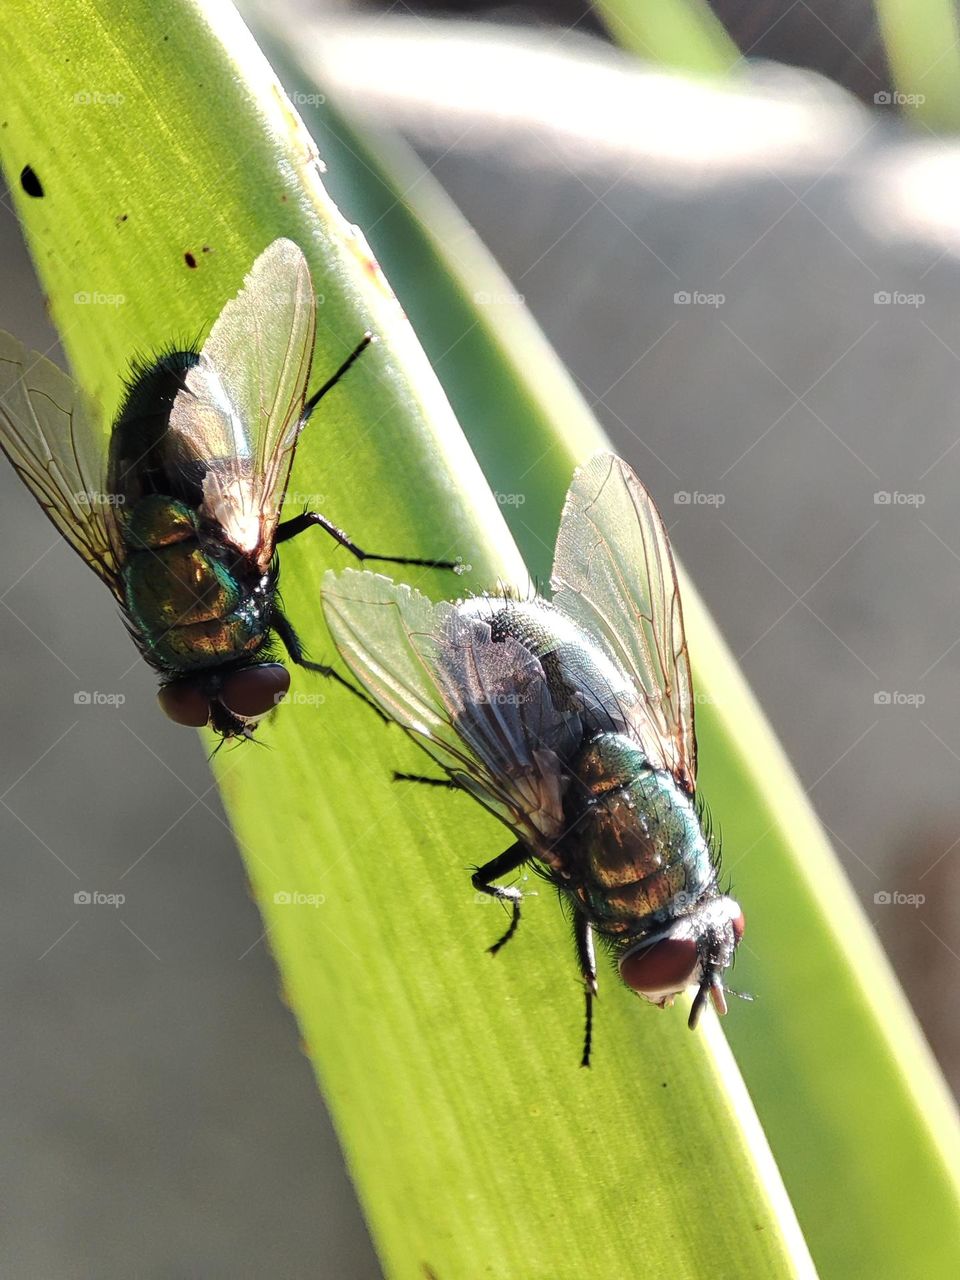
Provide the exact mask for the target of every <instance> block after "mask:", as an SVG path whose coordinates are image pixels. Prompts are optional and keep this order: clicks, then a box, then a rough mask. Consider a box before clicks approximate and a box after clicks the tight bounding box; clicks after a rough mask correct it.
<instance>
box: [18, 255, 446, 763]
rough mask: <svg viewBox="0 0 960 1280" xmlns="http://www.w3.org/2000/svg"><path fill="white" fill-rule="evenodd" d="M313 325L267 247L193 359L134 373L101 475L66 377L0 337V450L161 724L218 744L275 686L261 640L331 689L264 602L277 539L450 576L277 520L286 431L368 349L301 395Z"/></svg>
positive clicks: (293, 272)
mask: <svg viewBox="0 0 960 1280" xmlns="http://www.w3.org/2000/svg"><path fill="white" fill-rule="evenodd" d="M316 327H317V320H316V298H315V294H314V291H313V285H312V282H311V279H310V271H309V268H308V266H307V262H306V259H305V258H304V255H303V253H302V251H301V250H300V249H299V248H298V247H297V245H295V244H294V243H293V242H292V241H290V240H282V239H281V240H275V241H274V242H273V243H272V244H271V245H269V246H268V247H267V248H266V249H265V250H264V251H263V253H261V254H260V256H259V257H258V258H257V260H256V261H255V262H254V264H253V267H252V268H251V270H250V272H249V273H248V275H247V276H246V279H245V280H244V283H243V287H242V288H241V289H240V292H239V293H238V294H237V296H236V297H235V298H234V299H232V301H230V302H228V303H227V305H226V306H225V307H224V309H223V311H222V312H221V313H220V315H219V317H218V319H217V321H216V323H215V324H214V325H213V328H212V330H211V331H210V335H209V337H208V338H207V340H206V341H205V342H204V343H203V345H202V346H201V347H199V349H187V350H174V351H170V352H168V353H167V354H165V355H163V356H161V357H160V358H159V359H157V360H155V361H153V362H150V363H149V364H144V365H139V366H137V367H136V368H135V369H134V371H133V374H132V376H131V379H130V381H129V384H128V389H127V394H126V397H125V399H124V402H123V404H122V406H121V409H120V412H119V415H118V417H117V419H116V422H115V423H114V426H113V429H112V432H111V436H110V448H109V456H108V458H107V459H106V462H105V463H104V460H103V459H102V457H100V456H98V448H97V439H98V437H97V433H95V432H94V431H93V430H92V429H91V427H90V425H89V423H88V422H87V421H86V419H85V418H84V417H83V414H82V412H81V410H80V408H79V406H78V405H77V404H76V396H75V391H74V387H73V384H72V383H71V381H70V379H69V378H68V377H67V375H66V374H65V373H63V372H62V371H61V370H60V369H58V368H57V367H56V365H53V364H51V363H50V361H49V360H46V359H45V358H44V357H43V356H40V355H38V354H36V353H35V352H27V351H26V350H25V349H24V348H23V346H22V345H21V344H20V343H19V342H17V341H16V339H14V338H12V337H11V336H10V335H9V334H5V333H4V334H0V448H2V449H3V451H4V452H5V453H6V454H7V456H8V458H9V459H10V461H11V462H12V463H13V465H14V467H15V468H16V470H17V473H18V474H19V476H20V478H21V480H23V482H24V483H25V484H26V485H27V487H28V488H29V489H30V491H31V493H32V494H33V495H34V497H35V498H36V499H37V501H38V502H39V503H40V505H41V507H42V508H43V510H44V511H45V512H46V514H47V515H48V516H49V518H50V520H51V521H52V522H53V524H54V525H55V526H56V528H57V529H58V530H59V532H60V533H61V534H62V535H63V537H64V538H65V539H66V540H67V542H69V543H70V545H71V546H72V547H73V548H74V550H75V551H77V552H78V553H79V554H80V555H81V556H82V557H83V559H84V560H85V561H86V563H87V564H88V565H89V566H90V568H91V569H92V570H93V571H94V573H96V574H97V575H98V577H99V578H101V579H102V581H103V582H105V583H106V585H107V586H108V587H109V588H110V590H111V591H112V592H113V594H114V596H115V597H116V599H117V601H118V602H119V604H120V608H121V611H122V614H123V617H124V620H125V622H126V624H127V628H128V630H129V631H130V634H131V636H132V637H133V640H134V642H135V644H136V645H137V648H138V649H139V650H140V652H141V654H142V655H143V657H144V658H145V660H146V661H147V662H148V663H149V664H150V666H152V667H153V668H154V669H155V670H156V671H157V672H158V674H159V676H160V683H161V687H160V692H159V701H160V705H161V707H162V708H163V710H164V711H165V712H166V714H167V715H168V716H169V717H170V718H171V719H172V720H174V721H176V722H177V723H178V724H184V725H190V726H194V727H197V728H199V727H202V726H203V725H206V724H209V725H211V726H212V728H213V729H214V730H215V731H216V732H218V733H219V734H221V735H222V737H223V738H224V739H226V738H232V737H250V736H251V734H252V730H253V727H254V725H255V724H256V722H257V721H258V720H259V719H260V718H261V717H262V716H263V715H265V714H266V713H267V712H268V711H271V710H272V709H273V707H274V706H275V705H276V704H277V702H278V701H280V700H282V698H283V696H284V694H285V693H286V691H287V689H288V688H289V685H290V675H289V673H288V671H287V670H286V668H285V667H284V666H283V665H282V664H281V663H280V662H278V661H277V660H276V652H275V640H279V642H280V644H281V646H282V648H283V650H285V651H286V653H287V655H288V656H289V658H290V659H291V660H292V661H293V662H295V663H298V664H299V665H300V666H303V667H307V668H309V669H310V670H313V671H318V672H320V673H322V674H324V675H327V676H330V677H332V678H334V679H336V680H340V681H341V682H342V683H344V684H346V683H347V682H346V681H343V679H342V677H341V676H339V675H337V673H336V672H335V671H333V670H332V669H331V668H329V667H326V666H323V665H321V664H317V663H312V662H309V661H308V660H307V658H306V656H305V654H304V649H303V646H302V645H301V643H300V640H299V638H298V636H297V634H296V632H295V631H294V628H293V626H292V625H291V623H290V622H289V620H288V619H287V617H286V615H285V614H284V612H283V610H282V609H281V607H280V603H279V598H278V594H277V592H278V573H279V566H278V563H277V558H276V549H277V547H278V546H279V545H280V544H281V543H283V542H286V541H289V539H291V538H293V537H296V536H297V535H298V534H300V533H303V532H304V531H305V530H307V529H309V528H313V527H315V526H318V527H319V528H321V529H323V530H325V531H326V532H327V533H328V534H330V536H331V537H333V538H334V539H335V540H336V541H337V542H338V543H339V544H340V545H341V546H343V547H345V548H346V549H347V550H348V551H350V552H352V554H353V555H355V556H356V557H357V558H358V559H360V560H361V561H363V560H367V559H370V560H380V561H389V562H392V563H395V564H409V565H425V566H431V567H436V568H449V569H452V568H459V566H457V565H454V564H453V563H451V562H450V561H437V560H423V559H411V558H406V557H402V556H383V555H374V554H373V553H370V552H365V551H362V550H361V549H360V548H359V547H358V546H357V545H356V544H355V543H354V542H352V541H351V540H350V538H349V537H348V536H347V535H346V534H345V533H344V532H343V531H342V530H340V529H338V528H337V526H336V525H335V524H333V522H332V521H330V520H328V519H327V518H326V516H322V515H320V514H319V513H317V512H313V511H305V512H303V513H301V514H298V515H295V516H293V517H292V518H290V519H288V520H281V512H282V508H283V503H284V497H285V495H286V492H287V483H288V480H289V478H290V471H291V467H292V466H293V461H294V456H295V454H296V450H297V443H298V441H299V438H300V433H301V432H302V430H303V428H304V427H305V426H306V423H307V421H308V419H309V417H310V415H311V414H312V413H313V411H314V409H315V408H316V407H317V405H318V404H319V402H320V400H321V399H322V398H323V397H324V396H325V395H326V394H327V393H328V392H329V391H331V390H332V389H333V387H335V386H336V384H337V383H338V382H339V381H340V379H341V378H342V377H343V375H344V374H345V373H346V372H347V370H348V369H349V368H350V367H351V365H353V363H354V362H355V361H356V360H357V359H358V358H359V357H360V355H361V354H362V353H363V352H364V351H365V350H366V349H367V347H368V346H369V345H370V343H371V342H372V341H373V336H372V335H371V334H369V333H367V334H365V335H364V336H363V339H362V340H361V341H360V342H359V344H357V345H356V346H355V348H354V349H353V350H352V351H351V353H350V354H349V355H348V356H347V358H346V359H345V360H344V361H343V363H342V364H341V365H340V367H339V368H338V369H337V370H336V371H335V372H334V373H333V375H332V376H331V377H329V378H327V380H326V381H325V382H324V383H323V384H322V385H321V386H320V387H318V388H317V389H316V390H314V391H313V392H312V393H311V392H310V376H311V368H312V363H313V349H314V342H315V338H316ZM348 687H352V686H349V685H348Z"/></svg>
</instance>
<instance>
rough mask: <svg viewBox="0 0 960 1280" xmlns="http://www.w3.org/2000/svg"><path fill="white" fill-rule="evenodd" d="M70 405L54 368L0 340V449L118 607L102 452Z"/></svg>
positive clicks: (115, 538)
mask: <svg viewBox="0 0 960 1280" xmlns="http://www.w3.org/2000/svg"><path fill="white" fill-rule="evenodd" d="M74 399H75V391H74V386H73V383H72V382H71V380H70V379H69V378H68V377H67V375H66V374H65V373H64V372H63V371H62V370H61V369H58V368H57V366H56V365H55V364H52V363H51V362H50V361H49V360H47V359H45V358H44V357H43V356H41V355H39V354H38V353H37V352H35V351H27V350H26V349H25V348H24V347H23V345H22V343H20V342H18V341H17V340H16V338H13V337H11V336H10V334H8V333H0V448H2V449H3V451H4V453H5V454H6V455H7V457H8V458H9V459H10V461H11V462H12V463H13V465H14V467H15V468H16V470H17V474H18V475H19V476H20V479H21V480H22V481H23V483H24V484H25V485H26V486H27V488H28V489H29V490H30V492H31V493H32V494H33V496H34V497H35V498H36V500H37V501H38V502H39V503H40V506H41V507H42V508H43V510H44V511H45V512H46V514H47V515H48V516H49V518H50V520H51V521H52V522H53V524H54V525H55V526H56V528H57V529H58V530H59V532H60V533H61V534H62V535H63V536H64V538H66V540H67V542H69V543H70V545H71V546H72V547H73V549H74V550H75V551H77V552H79V554H80V555H81V556H83V558H84V560H85V561H86V562H87V564H88V565H89V566H90V568H91V569H92V570H93V571H94V573H96V574H97V575H98V576H99V577H100V578H102V579H103V581H104V582H105V583H106V584H107V586H108V587H109V588H110V590H111V591H112V592H113V593H114V595H115V596H116V597H117V599H119V600H121V601H122V599H123V591H122V588H121V585H120V580H119V573H120V565H121V562H122V559H123V556H122V544H121V541H120V537H119V532H118V529H117V525H116V520H115V515H114V508H113V507H112V506H111V505H110V495H108V494H106V493H104V492H103V487H104V480H103V475H104V472H105V470H106V467H105V463H104V460H103V459H104V452H103V450H102V449H98V448H97V447H96V445H97V442H96V440H95V439H94V438H93V433H92V432H91V429H90V427H89V424H88V423H87V422H86V420H85V419H84V417H83V414H82V411H81V410H80V408H79V406H77V405H75V404H74Z"/></svg>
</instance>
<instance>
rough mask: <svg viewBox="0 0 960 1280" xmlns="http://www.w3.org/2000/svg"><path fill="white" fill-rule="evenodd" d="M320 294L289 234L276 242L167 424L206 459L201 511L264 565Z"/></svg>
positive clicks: (213, 334) (210, 341)
mask: <svg viewBox="0 0 960 1280" xmlns="http://www.w3.org/2000/svg"><path fill="white" fill-rule="evenodd" d="M315 338H316V300H315V298H314V294H313V284H312V281H311V279H310V270H309V268H308V266H307V261H306V258H305V257H304V256H303V253H302V251H301V250H300V249H299V248H298V247H297V245H295V244H294V243H293V241H292V240H274V242H273V244H271V245H269V246H268V247H267V248H266V249H265V250H264V251H263V253H261V254H260V256H259V258H257V260H256V262H255V263H254V264H253V266H252V267H251V269H250V271H249V273H248V274H247V276H246V278H245V279H244V282H243V287H242V289H241V290H240V292H239V293H238V294H237V296H236V297H235V298H233V299H232V300H231V301H230V302H228V303H227V305H226V306H225V307H224V308H223V310H222V311H221V312H220V315H219V316H218V318H217V321H216V323H215V324H214V326H213V328H212V329H211V331H210V336H209V337H208V338H207V340H206V342H205V343H204V344H203V347H202V349H201V352H200V360H199V363H198V364H197V365H195V366H194V367H193V368H192V369H190V370H189V372H188V373H187V375H186V378H185V388H186V389H185V390H184V391H181V392H180V393H179V394H178V396H177V398H176V401H175V402H174V406H173V411H172V413H171V415H170V430H171V431H172V432H175V433H177V434H178V435H179V436H180V437H182V440H183V443H184V448H183V451H184V453H186V454H187V455H192V456H193V457H196V458H200V459H204V460H205V461H206V463H207V471H206V475H205V477H204V482H203V495H204V502H203V510H204V514H205V515H206V516H207V517H208V518H210V519H211V520H216V521H217V522H218V523H219V524H220V525H222V526H223V529H224V533H225V536H226V537H227V539H228V540H229V541H230V542H231V543H233V545H234V546H236V547H238V548H239V549H240V550H242V551H246V552H248V553H250V554H253V555H256V557H257V559H258V561H259V563H260V566H261V568H263V569H265V568H266V567H267V565H268V564H269V562H270V559H271V557H272V555H273V548H274V538H275V535H276V529H277V524H278V523H279V520H280V511H281V508H282V507H283V499H284V494H285V493H286V489H287V481H288V479H289V477H290V468H291V466H292V465H293V457H294V453H295V452H296V446H297V438H298V436H299V434H300V429H301V415H302V413H303V406H304V402H305V400H306V395H307V383H308V380H309V378H310V366H311V362H312V359H313V347H314V341H315Z"/></svg>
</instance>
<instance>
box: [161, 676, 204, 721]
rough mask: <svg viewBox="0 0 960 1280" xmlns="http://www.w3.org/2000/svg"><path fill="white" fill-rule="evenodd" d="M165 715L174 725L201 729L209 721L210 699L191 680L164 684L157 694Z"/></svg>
mask: <svg viewBox="0 0 960 1280" xmlns="http://www.w3.org/2000/svg"><path fill="white" fill-rule="evenodd" d="M157 701H158V702H159V703H160V708H161V710H162V711H163V712H164V714H165V715H167V716H169V717H170V719H171V720H173V721H174V723H175V724H185V725H186V726H187V727H188V728H190V729H202V728H203V726H204V725H205V724H206V723H207V722H208V721H209V719H210V699H209V698H208V697H207V695H206V694H205V693H204V692H203V690H202V689H200V688H199V687H198V686H197V685H196V684H194V683H193V681H192V680H175V681H174V682H173V684H165V685H164V686H163V688H162V689H161V690H160V692H159V693H158V694H157Z"/></svg>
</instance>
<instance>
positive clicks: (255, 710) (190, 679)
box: [157, 662, 290, 740]
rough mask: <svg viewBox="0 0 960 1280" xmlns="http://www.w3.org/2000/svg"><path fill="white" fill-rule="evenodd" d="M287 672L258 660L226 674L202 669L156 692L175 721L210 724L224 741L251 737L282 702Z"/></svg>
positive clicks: (195, 726) (197, 725) (195, 725)
mask: <svg viewBox="0 0 960 1280" xmlns="http://www.w3.org/2000/svg"><path fill="white" fill-rule="evenodd" d="M289 688H290V672H289V671H288V670H287V669H286V667H284V666H283V665H282V664H281V663H279V662H258V663H255V664H253V665H252V666H246V667H240V668H238V669H235V670H232V671H228V672H227V673H226V674H221V673H218V672H215V671H214V672H204V673H202V674H199V675H195V676H183V677H181V678H179V679H177V680H171V681H169V682H168V683H166V684H164V685H163V686H162V687H161V689H160V692H159V693H158V694H157V700H158V701H159V703H160V707H161V709H162V710H163V712H164V713H165V714H166V715H167V716H168V717H169V718H170V719H171V720H173V721H174V722H175V723H176V724H183V725H187V726H188V727H190V728H193V729H202V728H203V727H204V726H205V725H210V727H211V728H212V729H213V730H214V731H215V732H216V733H219V734H220V735H221V737H222V738H223V739H224V740H226V739H228V738H251V737H252V736H253V730H254V728H255V726H256V724H257V722H258V721H259V720H261V719H262V718H263V716H265V715H267V713H268V712H270V711H272V710H273V709H274V707H275V706H277V704H278V703H280V702H282V701H283V698H284V696H285V695H286V693H287V690H288V689H289Z"/></svg>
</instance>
